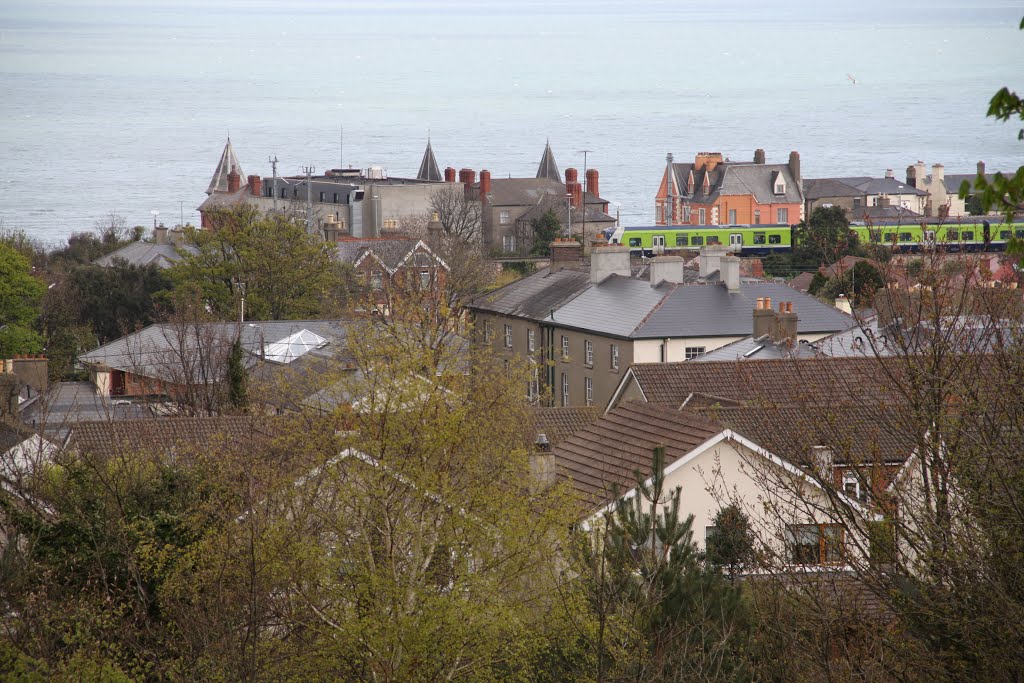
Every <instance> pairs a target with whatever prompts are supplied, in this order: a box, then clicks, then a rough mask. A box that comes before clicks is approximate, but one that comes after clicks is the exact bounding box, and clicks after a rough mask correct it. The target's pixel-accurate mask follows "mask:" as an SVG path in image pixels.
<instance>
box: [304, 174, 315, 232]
mask: <svg viewBox="0 0 1024 683" xmlns="http://www.w3.org/2000/svg"><path fill="white" fill-rule="evenodd" d="M302 172H303V173H305V174H306V232H308V233H310V234H312V233H313V182H312V178H313V174H314V173H316V166H314V165H313V164H310V165H309V166H303V167H302Z"/></svg>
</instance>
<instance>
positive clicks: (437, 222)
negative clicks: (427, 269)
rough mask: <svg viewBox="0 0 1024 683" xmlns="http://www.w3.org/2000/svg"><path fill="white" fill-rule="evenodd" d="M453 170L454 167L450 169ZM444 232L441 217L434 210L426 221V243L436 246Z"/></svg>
mask: <svg viewBox="0 0 1024 683" xmlns="http://www.w3.org/2000/svg"><path fill="white" fill-rule="evenodd" d="M452 170H453V171H454V170H455V169H452ZM443 233H444V226H443V225H442V224H441V218H440V216H438V215H437V212H436V211H435V212H434V214H433V215H432V216H431V217H430V222H428V223H427V244H429V245H430V246H431V247H432V248H436V247H437V245H438V244H440V242H441V235H442V234H443Z"/></svg>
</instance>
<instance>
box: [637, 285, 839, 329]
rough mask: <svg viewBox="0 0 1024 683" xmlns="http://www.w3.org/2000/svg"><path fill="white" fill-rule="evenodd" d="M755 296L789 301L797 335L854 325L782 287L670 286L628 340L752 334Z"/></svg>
mask: <svg viewBox="0 0 1024 683" xmlns="http://www.w3.org/2000/svg"><path fill="white" fill-rule="evenodd" d="M759 297H771V298H772V300H773V301H780V302H781V301H792V302H793V310H794V311H795V312H796V314H797V317H798V319H799V322H798V323H797V329H798V331H799V332H800V333H802V334H807V333H815V332H838V331H839V330H845V329H847V328H849V327H850V326H851V325H853V324H854V321H853V318H852V317H851V316H849V315H847V314H845V313H843V312H842V311H839V310H838V309H836V308H835V307H833V306H829V305H827V304H824V303H822V302H820V301H818V300H817V299H815V298H814V297H812V296H809V295H807V294H804V293H802V292H798V291H795V290H794V289H793V288H791V287H788V286H786V285H785V284H782V283H776V282H758V283H741V284H740V290H739V292H737V293H735V294H730V293H729V292H728V290H727V289H726V288H725V287H724V286H721V285H717V286H711V285H686V286H681V287H676V288H675V289H674V290H673V291H672V292H671V294H669V296H668V297H667V298H666V300H665V302H664V303H663V304H662V305H661V306H660V307H659V308H658V309H657V310H656V311H654V313H653V314H651V316H650V318H649V319H648V320H647V321H646V322H645V323H644V324H643V325H642V326H640V327H639V328H638V329H637V330H636V331H635V332H634V333H633V335H632V336H633V337H634V338H662V337H732V336H740V335H748V334H750V332H751V331H752V329H753V318H752V312H753V310H754V308H755V307H756V305H757V299H758V298H759Z"/></svg>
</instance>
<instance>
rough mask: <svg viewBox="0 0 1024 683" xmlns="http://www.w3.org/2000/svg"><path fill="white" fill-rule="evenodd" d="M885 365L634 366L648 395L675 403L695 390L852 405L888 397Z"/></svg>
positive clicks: (844, 361)
mask: <svg viewBox="0 0 1024 683" xmlns="http://www.w3.org/2000/svg"><path fill="white" fill-rule="evenodd" d="M886 367H887V364H886V361H884V360H880V359H878V358H875V357H867V358H865V357H843V358H807V359H795V360H794V359H778V360H749V361H732V360H730V361H709V362H706V363H693V362H685V361H684V362H678V363H637V364H634V365H633V366H632V368H631V369H630V371H631V373H632V375H633V377H634V378H635V379H636V381H637V383H638V384H639V386H640V389H641V390H642V391H643V393H644V396H645V397H646V399H647V401H649V402H651V403H664V404H668V405H670V406H671V407H679V406H681V405H682V404H683V402H684V401H685V400H686V398H687V397H688V396H689V395H690V394H692V393H701V394H711V395H714V396H720V397H722V398H724V399H728V400H733V401H745V402H752V401H757V402H760V403H777V404H801V403H815V404H822V405H823V404H846V405H848V404H856V403H862V402H876V403H878V402H883V403H884V402H886V395H885V392H884V390H883V388H882V385H881V382H882V380H883V378H884V376H885V370H886ZM888 367H889V368H892V366H891V365H889V366H888ZM896 367H897V368H898V365H897V366H896Z"/></svg>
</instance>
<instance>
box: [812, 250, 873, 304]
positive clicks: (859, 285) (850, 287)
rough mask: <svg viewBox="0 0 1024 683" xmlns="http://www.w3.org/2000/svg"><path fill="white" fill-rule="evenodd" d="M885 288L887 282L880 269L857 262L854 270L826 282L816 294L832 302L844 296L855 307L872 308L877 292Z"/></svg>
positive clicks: (864, 262)
mask: <svg viewBox="0 0 1024 683" xmlns="http://www.w3.org/2000/svg"><path fill="white" fill-rule="evenodd" d="M883 287H885V280H884V279H883V278H882V274H881V273H879V272H878V269H877V268H876V267H875V266H873V265H871V264H870V263H868V262H867V261H857V262H856V263H855V264H853V268H850V269H849V270H847V271H846V272H844V273H843V274H842V275H840V276H839V277H833V278H830V279H829V280H828V281H826V282H825V284H824V285H823V286H822V287H821V288H820V290H818V292H816V294H817V295H818V296H821V297H822V298H824V299H827V300H830V301H831V300H834V299H835V298H836V297H838V296H839V295H840V294H842V295H844V296H845V297H846V298H848V299H849V300H850V301H851V302H852V303H853V305H855V306H870V305H871V302H872V300H873V299H874V296H875V292H877V291H879V290H880V289H882V288H883Z"/></svg>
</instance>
